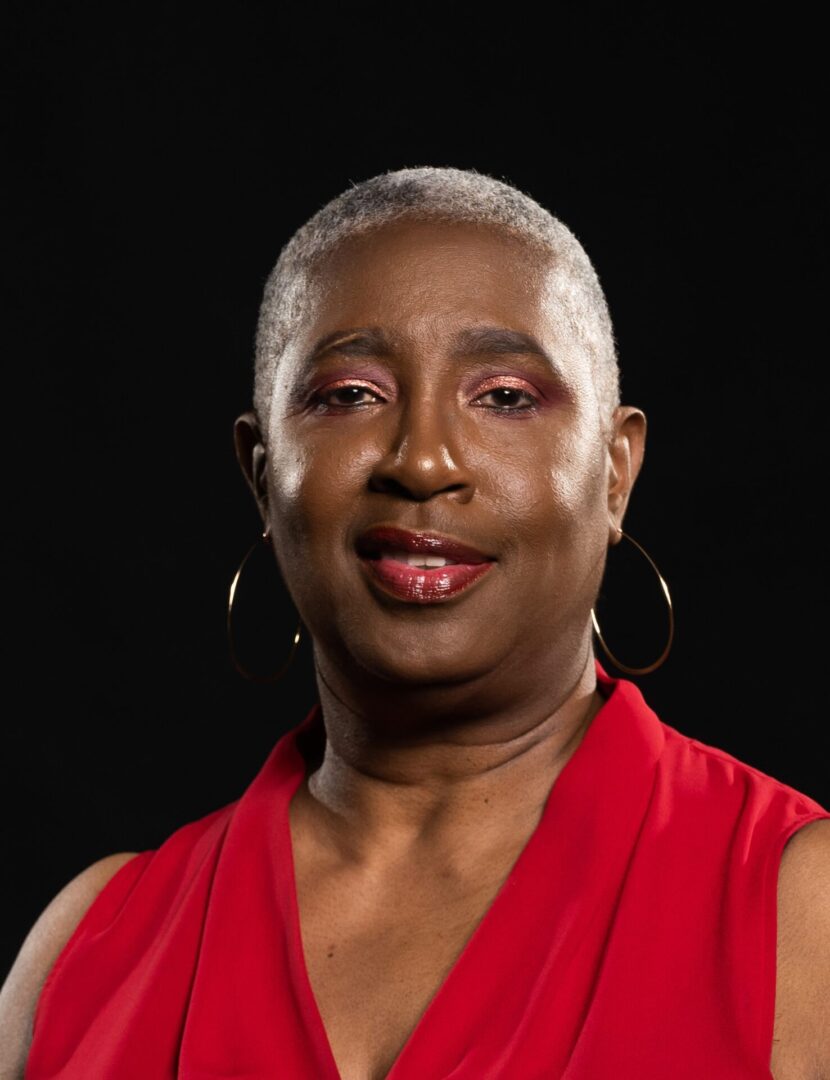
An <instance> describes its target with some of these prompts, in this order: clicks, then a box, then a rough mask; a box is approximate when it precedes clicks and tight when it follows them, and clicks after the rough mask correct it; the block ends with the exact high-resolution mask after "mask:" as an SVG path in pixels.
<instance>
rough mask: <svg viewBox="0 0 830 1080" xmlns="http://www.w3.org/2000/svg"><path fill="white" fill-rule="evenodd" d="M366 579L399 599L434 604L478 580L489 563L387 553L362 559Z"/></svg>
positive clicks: (467, 587)
mask: <svg viewBox="0 0 830 1080" xmlns="http://www.w3.org/2000/svg"><path fill="white" fill-rule="evenodd" d="M360 564H361V566H362V567H363V568H364V571H365V573H366V574H367V576H368V577H369V579H370V580H371V581H372V582H373V583H374V584H376V585H379V586H380V587H381V588H382V589H383V591H384V592H386V593H388V594H390V595H392V596H394V597H396V599H398V600H407V601H409V602H410V603H415V604H434V603H435V602H436V601H441V600H449V599H450V598H451V597H453V596H457V595H458V594H459V593H461V592H464V591H466V590H467V589H469V588H470V586H471V585H473V584H474V583H475V582H477V581H480V580H481V579H482V578H483V577H484V576H485V574H487V572H488V571H489V570H490V569H491V568H492V567H493V565H494V563H492V562H482V563H456V562H452V561H451V560H449V559H446V558H444V557H443V556H441V555H423V554H421V553H420V552H418V553H415V552H411V551H401V552H397V551H390V552H383V553H382V554H381V555H379V556H377V557H376V558H367V557H364V558H361V559H360Z"/></svg>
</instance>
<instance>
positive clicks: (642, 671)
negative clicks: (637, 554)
mask: <svg viewBox="0 0 830 1080" xmlns="http://www.w3.org/2000/svg"><path fill="white" fill-rule="evenodd" d="M617 532H618V533H619V534H620V536H624V537H625V538H626V540H630V541H631V543H632V544H633V545H634V546H635V547H636V548H637V549H638V550H639V551H641V552H642V553H643V555H645V557H646V558H647V559H648V561H649V563H650V564H651V566H652V569H653V570H654V573H655V574H656V575H657V577H658V578H659V579H660V584H661V586H662V588H663V593H664V595H665V597H666V603H667V604H668V605H669V640H668V641H667V642H666V647H665V648H664V649H663V651H662V653H661V654H660V655H659V656H658V658H657V659H656V660H655V661H654V663H653V664H649V665H648V666H647V667H642V668H635V667H628V666H627V665H626V664H621V663H620V661H619V660H618V659H617V658H616V656H614V654H613V653H612V652H611V650H610V649H609V648H608V646H607V645H606V644H605V641H604V640H603V637H602V633H601V632H600V628H599V623H598V622H597V617H596V615H595V614H594V609H593V608H591V620H592V621H593V624H594V630H595V631H596V635H597V637H598V638H599V643H600V645H602V647H603V649H604V650H605V652H606V653H607V655H608V658H609V659H610V660H611V662H612V664H614V666H615V667H618V668H619V669H620V671H625V672H626V673H627V674H629V675H648V674H649V672H651V671H656V670H657V668H659V667H660V665H661V664H662V663H663V661H664V660H665V659H666V657H667V656H668V655H669V650H670V649H671V646H672V641H673V640H674V608H673V606H672V602H671V596H670V594H669V587H668V585H667V584H666V582H665V579H664V578H663V575H662V574H661V573H660V571H659V570H658V569H657V565H656V563H655V562H654V559H652V557H651V556H650V555H649V553H648V552H647V551H646V549H645V548H644V547H643V546H642V545H641V544H638V543H637V541H636V540H635V539H634V537H633V536H629V535H628V533H624V532H623V531H622V529H619V528H618V529H617Z"/></svg>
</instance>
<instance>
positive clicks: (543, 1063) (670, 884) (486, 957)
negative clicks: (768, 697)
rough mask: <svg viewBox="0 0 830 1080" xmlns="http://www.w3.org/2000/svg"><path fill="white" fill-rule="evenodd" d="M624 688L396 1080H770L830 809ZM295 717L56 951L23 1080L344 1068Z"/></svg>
mask: <svg viewBox="0 0 830 1080" xmlns="http://www.w3.org/2000/svg"><path fill="white" fill-rule="evenodd" d="M596 668H597V678H598V681H599V683H600V689H601V690H602V691H603V692H604V694H605V695H606V701H605V702H604V704H603V706H602V707H601V709H600V710H599V712H598V713H597V715H596V716H595V718H594V720H593V721H592V723H591V725H590V727H589V728H588V730H587V732H586V734H585V735H584V736H583V739H582V741H581V742H580V744H579V745H578V747H577V749H576V751H575V752H574V753H573V755H572V756H571V758H570V759H569V760H568V762H567V764H566V765H565V768H564V769H563V770H562V772H561V773H560V775H559V777H558V778H557V780H556V782H555V783H554V784H553V786H552V788H551V791H550V794H549V796H548V799H547V801H546V803H545V809H544V812H543V814H542V817H541V820H540V822H539V824H538V826H537V828H536V830H535V831H534V832H533V834H532V835H531V837H530V839H529V841H528V842H527V844H526V846H525V848H524V849H523V851H522V853H521V855H520V856H519V858H518V859H517V861H516V862H515V864H514V866H513V868H512V870H511V872H510V874H509V876H508V878H507V880H506V881H505V882H504V884H503V886H502V887H501V889H500V890H499V892H498V894H497V896H496V898H495V900H494V901H493V903H492V904H491V906H490V908H489V909H488V911H487V912H486V914H485V916H484V918H483V919H482V921H481V922H480V923H479V925H478V926H477V928H476V930H475V932H474V933H473V935H472V937H471V938H470V939H469V940H468V942H467V944H466V946H465V947H464V949H463V951H462V953H461V955H460V957H459V958H458V960H457V961H456V963H455V964H454V966H453V968H452V969H451V971H450V973H449V975H448V977H447V978H446V979H445V981H444V983H443V985H442V986H441V988H440V989H439V991H438V992H437V994H436V995H435V996H434V997H433V999H432V1001H431V1002H430V1004H429V1006H428V1008H427V1009H426V1011H425V1012H424V1014H423V1015H422V1017H421V1019H420V1021H419V1023H418V1025H417V1026H416V1028H415V1030H414V1031H413V1033H412V1034H411V1035H410V1037H409V1040H408V1041H407V1043H406V1045H405V1046H404V1048H403V1050H402V1052H401V1054H400V1056H399V1057H398V1059H397V1061H396V1063H395V1065H394V1067H393V1068H392V1070H391V1072H390V1073H389V1074H388V1075H389V1080H444V1078H447V1080H449V1078H452V1080H483V1078H485V1077H487V1078H491V1077H492V1078H500V1080H536V1078H542V1077H544V1078H546V1080H550V1078H563V1080H597V1078H598V1077H609V1076H617V1077H637V1080H663V1078H665V1077H667V1076H671V1077H673V1078H674V1080H685V1078H688V1080H700V1077H704V1076H705V1077H707V1080H721V1078H722V1080H727V1078H729V1080H734V1077H737V1076H740V1077H742V1078H743V1080H753V1078H758V1080H769V1078H770V1077H771V1072H770V1069H769V1062H770V1058H771V1054H772V1034H773V1011H774V1001H775V971H776V932H777V930H776V899H777V879H778V866H779V861H780V856H781V852H782V849H783V847H784V844H785V842H786V840H787V839H788V837H790V836H791V835H792V833H794V832H795V831H796V830H797V829H799V828H800V827H801V826H803V825H805V824H806V823H807V822H810V821H814V820H816V819H818V818H826V817H830V812H828V811H827V810H825V809H824V808H823V807H822V806H820V805H819V804H818V803H817V802H815V801H813V800H812V799H810V798H809V797H807V796H806V795H803V794H800V793H799V792H798V791H796V790H794V789H793V788H791V787H788V786H787V785H785V784H783V783H781V782H779V781H777V780H775V779H773V778H771V777H769V776H767V775H765V774H764V773H761V772H759V771H758V770H756V769H754V768H752V767H750V766H749V765H746V764H744V763H742V762H741V761H738V760H737V759H735V758H734V757H731V756H730V755H729V754H727V753H724V752H723V751H721V750H718V749H715V748H713V747H711V746H706V745H704V744H701V743H700V742H698V741H697V740H695V739H692V738H689V737H687V736H685V735H683V734H681V733H679V732H678V731H676V730H675V729H674V728H672V727H669V726H668V725H667V724H665V723H662V722H661V721H660V720H659V719H658V717H657V716H656V715H655V713H654V712H653V711H652V710H651V709H650V708H649V707H648V705H647V704H646V703H645V701H644V699H643V697H642V694H641V692H640V690H639V689H638V687H637V686H636V685H635V684H634V683H633V682H631V681H629V680H627V679H613V678H610V677H609V676H608V675H607V674H606V672H605V671H604V670H603V668H602V666H601V665H600V664H599V662H598V661H597V663H596ZM321 725H322V716H321V712H320V706H319V703H318V704H315V705H314V707H313V708H312V709H311V711H310V712H309V714H308V715H307V716H306V718H305V720H304V721H303V722H302V723H301V724H300V725H299V726H298V727H297V728H295V729H294V730H293V731H290V732H289V733H288V734H286V735H284V736H283V737H282V738H281V739H280V740H279V741H278V742H277V743H276V745H275V746H274V748H273V749H272V751H271V752H270V754H269V755H268V757H267V759H266V761H265V763H264V765H263V766H262V768H261V770H260V771H259V773H258V774H257V776H256V777H255V778H254V779H253V781H252V782H251V784H250V785H249V787H248V788H247V790H246V791H245V792H244V794H243V795H242V796H241V798H239V799H238V800H236V801H235V802H233V803H230V804H229V805H227V806H224V807H222V808H221V809H219V810H216V811H214V812H213V813H210V814H208V815H207V816H206V817H203V818H201V819H200V820H198V821H193V822H191V823H189V824H186V825H184V826H183V827H181V828H180V829H178V830H177V831H176V832H174V833H173V834H172V835H171V836H170V837H169V838H168V839H167V840H166V841H165V842H164V843H163V844H162V845H161V846H160V847H159V848H158V849H156V850H148V851H143V852H141V853H140V854H138V855H137V856H136V857H135V858H133V859H131V860H130V861H129V862H127V863H126V864H125V865H124V866H122V867H121V868H120V869H119V870H118V871H117V873H116V874H115V875H114V877H112V878H111V879H110V881H109V882H108V883H107V885H106V886H105V887H104V889H103V891H102V892H101V893H100V894H99V895H98V897H97V898H96V900H95V901H94V902H93V903H92V905H91V907H90V908H89V909H88V910H87V912H86V914H85V915H84V917H83V918H82V919H81V921H80V923H79V924H78V926H77V928H76V929H75V932H74V933H73V935H72V937H71V938H70V939H69V941H68V942H67V944H66V946H65V947H64V949H63V951H62V952H61V954H60V956H59V958H58V960H57V962H56V963H55V965H54V967H53V968H52V970H51V972H50V974H49V977H48V978H47V980H46V983H45V986H44V989H43V991H42V993H41V996H40V999H39V1002H38V1007H37V1012H36V1016H35V1026H34V1040H33V1043H32V1048H31V1052H30V1055H29V1060H28V1064H27V1067H26V1072H25V1080H53V1078H55V1080H56V1078H58V1077H59V1078H61V1080H172V1078H174V1077H176V1078H179V1080H230V1078H233V1080H267V1078H272V1077H273V1078H286V1080H339V1077H338V1072H337V1066H336V1064H335V1061H334V1058H333V1055H332V1052H331V1048H330V1046H329V1043H328V1040H327V1037H326V1032H325V1029H324V1026H323V1022H322V1020H321V1017H320V1013H319V1011H318V1008H317V1005H316V1002H315V999H314V996H313V993H312V990H311V986H310V983H309V979H308V974H307V970H306V966H305V962H304V958H303V951H302V943H301V936H300V928H299V919H298V909H297V899H296V889H295V882H294V872H293V859H292V846H291V834H290V829H289V817H288V808H289V802H290V799H291V797H292V795H293V794H294V792H295V791H296V790H297V788H298V786H299V784H300V783H301V781H302V779H303V777H304V775H305V771H306V765H305V761H304V758H303V757H302V755H301V753H300V750H299V749H298V746H297V736H298V734H299V733H300V732H308V731H309V730H310V729H311V728H312V727H314V726H321Z"/></svg>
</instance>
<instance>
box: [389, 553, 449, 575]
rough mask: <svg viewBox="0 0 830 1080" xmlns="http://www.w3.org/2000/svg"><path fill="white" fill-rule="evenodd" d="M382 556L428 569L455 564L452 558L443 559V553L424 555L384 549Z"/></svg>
mask: <svg viewBox="0 0 830 1080" xmlns="http://www.w3.org/2000/svg"><path fill="white" fill-rule="evenodd" d="M383 558H385V559H392V560H393V562H399V563H405V564H406V565H407V566H417V567H419V568H420V569H422V570H430V569H433V568H435V567H438V566H455V565H456V563H455V562H454V560H452V559H445V558H444V556H443V555H424V554H422V553H421V552H416V551H385V552H384V553H383Z"/></svg>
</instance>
